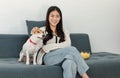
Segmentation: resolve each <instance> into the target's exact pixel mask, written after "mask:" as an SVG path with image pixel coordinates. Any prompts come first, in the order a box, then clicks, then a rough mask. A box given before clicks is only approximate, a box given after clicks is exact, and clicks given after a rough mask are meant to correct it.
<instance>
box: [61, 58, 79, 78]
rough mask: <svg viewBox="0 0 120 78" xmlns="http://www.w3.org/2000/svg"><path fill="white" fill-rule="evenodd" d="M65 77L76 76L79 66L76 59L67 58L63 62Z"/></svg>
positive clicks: (71, 77)
mask: <svg viewBox="0 0 120 78" xmlns="http://www.w3.org/2000/svg"><path fill="white" fill-rule="evenodd" d="M62 68H63V78H75V77H76V72H77V66H76V64H75V62H74V61H72V60H69V59H65V60H64V62H63V63H62Z"/></svg>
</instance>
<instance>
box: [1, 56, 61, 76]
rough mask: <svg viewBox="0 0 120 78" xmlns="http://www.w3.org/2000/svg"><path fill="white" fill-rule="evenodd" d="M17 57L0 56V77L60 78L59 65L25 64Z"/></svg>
mask: <svg viewBox="0 0 120 78" xmlns="http://www.w3.org/2000/svg"><path fill="white" fill-rule="evenodd" d="M17 60H18V58H0V78H8V77H9V78H50V77H51V78H62V69H61V68H60V67H59V66H47V65H26V64H25V63H18V62H17Z"/></svg>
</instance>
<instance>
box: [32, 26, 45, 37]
mask: <svg viewBox="0 0 120 78" xmlns="http://www.w3.org/2000/svg"><path fill="white" fill-rule="evenodd" d="M31 34H32V35H36V36H37V38H40V39H43V38H44V37H45V32H44V31H43V30H41V29H40V28H37V29H35V30H34V31H31Z"/></svg>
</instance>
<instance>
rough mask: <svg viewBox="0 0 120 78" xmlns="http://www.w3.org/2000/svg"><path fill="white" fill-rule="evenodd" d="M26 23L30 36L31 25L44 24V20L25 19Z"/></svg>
mask: <svg viewBox="0 0 120 78" xmlns="http://www.w3.org/2000/svg"><path fill="white" fill-rule="evenodd" d="M26 24H27V29H28V35H29V36H30V33H31V29H32V28H33V27H36V26H37V27H42V26H45V21H30V20H26Z"/></svg>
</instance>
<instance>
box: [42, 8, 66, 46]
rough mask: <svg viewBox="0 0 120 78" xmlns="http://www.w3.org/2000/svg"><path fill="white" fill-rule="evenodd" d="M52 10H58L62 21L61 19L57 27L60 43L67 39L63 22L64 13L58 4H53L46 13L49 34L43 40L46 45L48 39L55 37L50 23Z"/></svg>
mask: <svg viewBox="0 0 120 78" xmlns="http://www.w3.org/2000/svg"><path fill="white" fill-rule="evenodd" d="M52 11H57V12H58V13H59V14H60V21H59V23H58V24H57V27H56V31H57V32H56V34H57V36H58V37H60V40H59V43H61V42H64V41H65V35H64V32H63V23H62V13H61V10H60V9H59V8H58V7H57V6H51V7H50V8H49V9H48V11H47V15H46V32H47V35H46V37H45V38H44V40H43V44H44V45H46V43H47V41H48V40H50V39H52V38H53V32H52V30H51V28H50V23H49V14H50V13H51V12H52Z"/></svg>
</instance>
